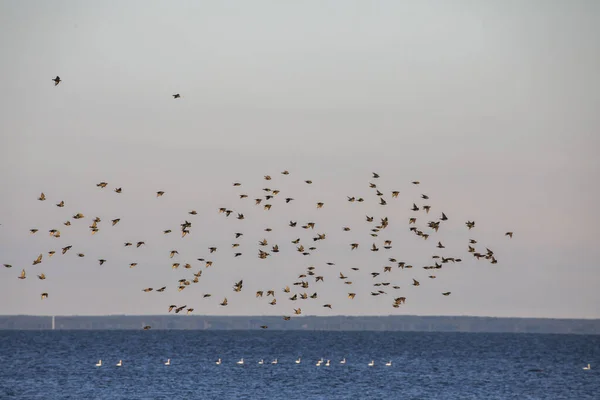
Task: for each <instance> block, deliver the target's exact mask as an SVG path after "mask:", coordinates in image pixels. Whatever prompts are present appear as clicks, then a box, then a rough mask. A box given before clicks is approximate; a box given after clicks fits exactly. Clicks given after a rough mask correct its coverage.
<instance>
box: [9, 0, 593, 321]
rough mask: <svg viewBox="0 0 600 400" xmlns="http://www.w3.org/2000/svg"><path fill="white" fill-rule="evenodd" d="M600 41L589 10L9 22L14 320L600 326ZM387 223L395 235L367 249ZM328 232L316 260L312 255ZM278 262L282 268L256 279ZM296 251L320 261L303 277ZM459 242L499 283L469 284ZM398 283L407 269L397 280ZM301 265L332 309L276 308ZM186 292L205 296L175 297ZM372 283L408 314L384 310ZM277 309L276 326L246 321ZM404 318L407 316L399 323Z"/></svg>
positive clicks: (421, 5)
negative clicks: (331, 318) (530, 320)
mask: <svg viewBox="0 0 600 400" xmlns="http://www.w3.org/2000/svg"><path fill="white" fill-rule="evenodd" d="M599 17H600V3H599V2H597V1H594V0H588V1H585V0H575V1H569V2H563V1H558V0H551V1H542V0H538V1H535V0H528V1H520V0H519V1H516V0H512V1H505V0H502V1H500V0H492V1H486V2H475V1H466V0H456V1H442V0H438V1H432V0H431V1H372V2H365V1H350V0H344V1H342V0H337V1H333V0H332V1H319V2H316V1H313V2H311V1H306V2H296V1H281V0H277V1H275V0H273V1H266V0H256V1H252V2H246V1H223V2H208V1H179V2H164V1H149V0H144V1H141V0H140V1H126V2H92V1H53V2H45V1H18V2H16V1H0V49H1V51H2V62H1V63H0V73H1V75H2V76H3V79H2V81H1V82H0V88H1V90H0V110H1V111H0V112H1V114H0V115H1V118H0V188H1V189H0V193H1V196H0V224H1V225H0V264H5V263H6V264H11V265H12V268H4V267H2V268H1V269H0V314H34V315H104V314H166V313H167V308H168V306H169V305H171V304H175V305H187V306H188V307H193V308H194V309H195V311H194V313H195V314H207V315H290V314H293V309H294V308H298V307H301V308H302V313H303V314H306V315H388V314H392V315H403V314H411V315H414V314H417V315H477V316H498V317H508V316H516V317H548V318H600V307H598V304H600V290H598V288H599V287H600V270H599V266H598V261H597V260H598V258H599V257H600V246H598V245H597V240H598V237H599V235H600V228H599V223H600V213H599V211H598V208H597V205H598V204H600V185H599V184H598V182H600V157H598V151H599V150H600V133H599V128H600V116H599V113H598V104H600V78H599V75H598V71H599V70H600V39H599V38H600V25H598V23H597V21H598V18H599ZM57 75H58V76H60V78H61V79H62V82H61V83H60V84H59V85H58V86H56V87H55V86H54V83H53V82H52V80H51V79H53V78H54V77H55V76H57ZM175 93H180V94H181V96H182V97H181V98H180V99H173V97H172V95H173V94H175ZM283 170H288V171H289V172H290V174H289V175H285V176H284V175H282V174H281V173H280V172H281V171H283ZM373 172H377V173H378V174H380V178H378V179H373V177H372V173H373ZM265 175H271V176H272V180H270V181H266V180H264V178H263V177H264V176H265ZM305 180H312V181H313V183H312V184H311V185H308V184H306V183H304V181H305ZM414 180H418V181H420V182H421V184H420V185H418V186H417V185H413V184H411V182H412V181H414ZM101 181H106V182H108V184H109V185H108V187H107V188H105V189H100V188H98V187H96V184H97V183H99V182H101ZM234 182H241V183H242V186H240V187H234V186H233V185H232V184H233V183H234ZM370 182H373V183H375V184H376V185H377V189H379V190H381V192H382V193H384V195H383V197H384V198H385V199H386V201H387V203H388V204H387V205H386V206H381V205H379V204H378V196H377V195H376V194H375V189H371V188H369V183H370ZM116 187H122V188H123V192H122V193H121V194H116V193H115V192H114V191H113V190H114V189H115V188H116ZM263 188H271V189H278V190H280V191H281V193H280V194H278V195H277V196H276V197H275V199H273V200H272V204H273V207H272V209H271V210H270V211H264V210H263V209H262V208H261V207H260V206H255V205H254V201H253V199H254V198H256V197H261V196H263V197H264V194H265V192H263V191H262V189H263ZM159 190H163V191H165V195H164V196H163V197H160V198H157V197H156V195H155V193H156V191H159ZM393 190H398V191H399V192H400V196H399V197H398V198H397V199H393V198H392V197H391V191H393ZM40 192H44V193H45V195H46V197H47V200H46V201H44V202H41V201H38V200H37V198H38V197H39V195H40ZM239 194H247V195H248V196H249V198H247V199H240V198H239V197H238V195H239ZM421 194H427V195H428V196H429V197H430V199H429V200H427V201H425V200H423V199H421V198H420V196H421ZM347 196H355V197H363V198H364V199H365V201H364V202H363V203H357V202H354V203H350V202H348V201H347ZM285 197H292V198H294V199H295V200H294V201H292V202H290V203H289V204H286V203H285V201H284V198H285ZM61 200H63V201H64V202H65V207H64V208H58V207H56V206H55V204H56V203H58V202H60V201H61ZM264 201H266V200H264ZM264 201H263V203H264ZM317 202H324V203H325V205H324V207H323V208H322V209H317V208H316V203H317ZM413 203H417V205H419V206H422V205H424V204H425V203H428V204H429V205H431V207H432V208H431V212H430V214H425V213H424V212H423V211H419V212H418V213H415V212H412V211H410V208H411V207H412V204H413ZM219 207H226V208H229V209H231V210H234V214H233V215H232V216H230V217H225V216H224V215H223V214H219V213H218V212H217V210H218V208H219ZM191 210H196V211H197V213H198V214H197V215H194V216H192V215H189V214H188V212H189V211H191ZM78 212H81V213H83V214H84V215H85V218H84V219H81V220H78V221H76V220H73V219H72V218H71V217H72V216H73V215H75V214H76V213H78ZM238 212H241V213H244V216H245V219H244V220H238V219H236V218H235V215H237V213H238ZM441 212H444V213H445V214H446V215H447V216H448V218H449V220H448V221H445V222H442V226H441V228H440V230H439V232H438V233H435V232H431V237H430V238H429V239H428V240H423V239H421V238H419V237H417V236H416V235H414V234H413V233H411V232H410V231H409V225H408V219H409V218H410V217H412V216H416V217H417V224H416V225H417V226H418V227H419V229H422V230H423V231H424V232H429V231H431V230H430V229H429V228H427V226H426V225H427V221H433V220H437V219H439V217H440V215H441ZM367 215H369V216H374V217H375V223H374V224H369V223H367V222H366V220H365V216H367ZM94 217H100V218H101V220H102V222H101V223H100V224H99V232H98V233H97V234H96V235H93V236H92V235H91V234H90V230H89V228H88V226H89V225H90V224H91V220H92V219H93V218H94ZM383 217H388V218H389V221H390V226H389V227H388V228H386V230H384V231H381V232H379V236H378V237H377V238H373V237H371V236H370V235H369V234H370V233H372V232H371V231H370V229H372V228H373V227H374V226H372V225H376V223H377V222H378V221H379V219H380V218H383ZM114 218H121V222H120V223H119V224H118V225H116V226H114V227H112V226H110V220H111V219H114ZM69 219H70V220H71V221H72V225H71V226H69V227H67V226H64V225H63V222H65V221H66V220H69ZM185 220H188V221H190V222H192V224H193V226H192V228H191V233H190V234H189V235H188V236H186V237H185V238H181V235H180V234H179V233H178V231H179V224H181V223H182V222H183V221H185ZM290 220H295V221H298V225H302V224H304V223H306V222H309V221H313V222H316V227H315V229H314V230H310V229H309V230H305V229H302V228H300V227H296V228H291V227H289V226H288V225H287V224H288V222H289V221H290ZM467 220H475V221H476V227H475V228H474V229H473V230H472V231H468V229H467V228H466V227H465V222H466V221H467ZM343 226H349V227H351V228H352V230H351V231H350V232H344V231H343V230H342V227H343ZM32 228H37V229H39V232H37V233H36V234H35V235H32V234H30V233H29V229H32ZM266 228H271V229H272V232H265V231H264V229H266ZM50 229H59V230H60V231H61V237H60V238H58V239H57V238H53V237H51V236H49V234H48V230H50ZM166 229H171V230H173V233H172V234H170V235H164V234H163V233H162V231H163V230H166ZM507 231H513V232H514V237H513V239H509V238H507V237H505V236H504V233H505V232H507ZM235 232H243V233H244V236H242V237H241V238H239V239H237V240H235V239H234V236H233V234H234V233H235ZM317 233H326V234H327V238H326V240H323V241H319V242H313V241H312V237H314V236H315V235H316V234H317ZM265 238H266V239H267V240H268V242H269V248H265V250H269V249H270V247H271V245H272V244H278V245H279V246H280V248H281V251H280V252H279V253H277V254H271V256H269V257H268V259H267V260H260V259H259V258H258V257H257V253H258V248H259V245H258V241H259V240H262V239H265ZM296 238H301V240H302V243H303V244H305V245H306V247H308V246H312V245H313V243H314V244H315V246H316V247H317V250H315V251H313V252H311V255H309V256H303V255H301V254H300V253H299V252H297V251H296V249H295V245H293V244H292V243H290V241H291V240H293V239H296ZM469 239H476V240H478V244H477V246H478V247H477V249H478V250H480V251H482V252H485V248H486V247H487V248H490V249H492V250H493V251H494V255H495V257H496V258H497V259H498V263H497V264H495V265H492V264H490V263H489V261H488V260H479V261H477V260H475V259H474V258H473V257H472V256H471V255H470V254H469V253H468V252H467V245H468V240H469ZM384 240H392V246H393V247H392V249H390V250H385V249H383V247H382V246H383V241H384ZM127 241H129V242H134V244H135V242H137V241H145V242H146V246H142V247H140V248H139V249H138V248H135V246H133V248H130V247H128V248H125V247H124V245H123V243H124V242H127ZM438 241H441V242H442V243H443V244H444V245H445V246H446V248H445V249H438V248H436V244H437V242H438ZM236 242H237V243H240V247H239V252H242V253H243V255H242V256H241V257H237V258H234V257H233V254H234V253H235V252H236V251H238V250H236V249H232V248H231V245H232V243H236ZM353 242H358V243H360V247H359V249H357V250H354V251H350V246H349V244H350V243H353ZM372 243H376V244H377V245H378V246H381V248H380V250H379V251H378V252H371V251H369V248H370V246H371V244H372ZM67 245H72V246H73V249H72V250H71V251H70V252H68V253H67V254H66V255H64V256H63V255H61V254H60V248H62V247H64V246H67ZM212 246H216V247H217V248H218V250H217V252H216V253H213V254H210V253H209V252H208V247H212ZM50 250H56V251H57V254H56V255H55V256H53V257H52V258H49V257H48V255H47V252H48V251H50ZM170 250H178V251H179V256H178V257H177V258H175V259H173V260H172V259H170V258H169V252H170ZM40 253H44V258H43V262H42V263H41V264H39V265H35V266H33V265H32V261H33V260H34V259H35V258H36V257H37V256H38V255H39V254H40ZM77 253H83V254H85V257H82V258H80V257H77V255H76V254H77ZM433 255H442V256H445V257H447V256H451V257H455V258H461V259H462V260H463V261H462V262H461V263H455V264H452V263H448V264H444V267H443V268H442V269H441V270H434V273H433V274H434V275H436V278H435V279H430V278H428V275H430V274H431V271H428V270H424V269H423V268H422V266H426V265H431V264H432V263H433V262H435V260H433V259H432V256H433ZM99 258H105V259H107V262H106V263H105V264H104V265H103V266H100V265H99V263H98V261H97V260H98V259H99ZM197 258H206V259H208V260H211V261H214V264H213V266H212V267H209V268H206V267H205V266H204V264H203V263H201V262H199V261H197ZM388 258H396V259H397V260H398V261H405V262H407V263H408V264H412V265H413V269H404V270H402V269H398V268H396V267H395V266H394V267H393V270H392V272H391V273H383V267H384V266H386V265H393V264H391V263H390V262H389V261H388ZM175 261H176V262H180V263H181V265H182V266H183V265H184V264H185V263H191V264H192V269H188V270H186V269H183V267H179V268H178V269H176V270H173V269H172V268H171V264H172V263H173V262H175ZM131 262H137V263H138V266H136V267H135V268H129V263H131ZM326 262H334V263H335V265H333V266H328V265H326ZM308 266H315V268H316V270H315V271H316V272H317V275H323V276H324V278H325V282H319V283H314V282H313V279H312V277H310V276H309V277H308V278H310V279H308V281H309V282H310V287H309V289H307V290H306V292H308V294H309V295H310V294H312V293H313V292H318V299H317V300H298V301H296V302H293V301H291V300H288V299H287V297H289V295H286V294H285V293H282V288H283V287H285V285H290V286H292V288H293V289H292V293H298V292H300V293H302V292H304V291H299V290H297V286H293V285H292V283H293V282H296V281H298V276H299V275H300V274H303V273H305V272H306V268H307V267H308ZM352 267H356V268H360V270H359V271H353V270H351V269H350V268H352ZM23 268H25V269H26V271H27V273H28V276H27V279H24V280H19V279H17V276H18V275H19V274H20V271H21V269H23ZM198 270H202V276H201V278H200V282H199V283H197V284H192V285H190V286H189V287H187V288H186V289H185V290H183V291H182V292H178V291H177V290H176V288H177V280H179V279H182V278H187V279H191V278H193V276H192V274H193V273H195V272H197V271H198ZM42 272H43V273H44V274H45V275H46V276H47V279H46V280H39V279H37V278H36V275H37V274H40V273H42ZM340 272H343V273H344V274H345V275H348V276H349V278H348V279H349V280H352V281H353V284H352V285H345V284H343V281H342V280H340V279H339V278H338V276H339V273H340ZM370 272H381V275H380V276H378V277H377V278H372V277H371V276H370ZM413 278H416V279H417V280H419V281H420V282H421V285H420V286H419V287H414V286H412V285H411V283H412V279H413ZM240 279H243V280H244V288H243V290H242V292H240V293H235V292H233V290H232V286H233V284H234V282H237V281H238V280H240ZM377 282H391V285H399V286H400V289H398V290H395V289H392V288H391V286H387V287H385V288H384V290H385V291H386V292H387V294H385V295H380V296H371V295H370V292H371V291H373V290H378V289H381V288H382V287H374V286H373V283H377ZM161 286H167V290H166V291H165V292H164V293H156V292H154V291H153V292H150V293H145V292H143V291H142V289H144V288H146V287H153V288H159V287H161ZM269 289H273V290H275V291H276V296H275V297H276V298H277V305H276V306H271V305H269V304H268V301H270V300H271V298H268V300H267V299H265V298H263V299H256V298H255V292H256V291H257V290H264V291H265V293H266V291H267V290H269ZM445 291H451V292H452V293H451V295H450V296H448V297H445V296H442V295H441V293H442V292H445ZM42 292H47V293H48V294H49V298H48V299H46V300H43V301H42V300H41V299H40V294H41V293H42ZM349 292H356V293H357V296H356V298H355V299H354V300H349V299H348V298H347V293H349ZM205 293H211V294H212V297H210V298H208V299H205V298H203V297H202V295H203V294H205ZM398 296H404V297H406V298H407V301H406V304H404V305H402V306H401V307H400V308H398V309H396V308H392V306H391V305H392V302H393V298H395V297H398ZM223 297H227V298H228V300H229V305H228V306H227V307H222V306H219V303H220V302H221V301H222V300H223ZM327 303H329V304H332V306H333V307H332V309H331V310H330V309H328V308H324V307H322V306H323V304H327Z"/></svg>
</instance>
